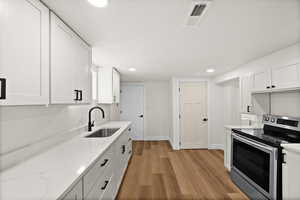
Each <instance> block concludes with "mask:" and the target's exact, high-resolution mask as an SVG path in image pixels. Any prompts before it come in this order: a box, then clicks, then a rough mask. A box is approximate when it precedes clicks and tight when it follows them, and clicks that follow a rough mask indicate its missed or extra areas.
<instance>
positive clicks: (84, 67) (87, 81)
mask: <svg viewBox="0 0 300 200" xmlns="http://www.w3.org/2000/svg"><path fill="white" fill-rule="evenodd" d="M74 51H75V55H76V56H75V57H76V58H75V63H76V65H75V66H74V67H75V68H76V69H77V70H76V71H75V73H76V74H75V80H76V81H75V86H74V87H75V88H76V89H77V90H80V91H81V93H82V94H81V96H82V97H81V100H80V101H77V103H90V101H91V98H92V97H91V84H92V82H91V73H92V72H91V64H92V63H91V61H92V59H91V49H90V47H89V46H87V45H86V44H85V43H84V42H83V41H81V40H80V39H79V38H77V40H76V48H75V49H74Z"/></svg>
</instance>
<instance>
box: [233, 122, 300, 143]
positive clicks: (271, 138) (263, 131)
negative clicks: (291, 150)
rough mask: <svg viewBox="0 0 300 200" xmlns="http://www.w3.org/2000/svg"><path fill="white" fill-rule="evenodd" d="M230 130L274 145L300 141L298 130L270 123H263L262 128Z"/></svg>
mask: <svg viewBox="0 0 300 200" xmlns="http://www.w3.org/2000/svg"><path fill="white" fill-rule="evenodd" d="M232 131H233V132H234V133H236V134H239V135H241V136H244V137H247V138H250V139H253V140H256V141H259V142H262V143H265V144H268V145H271V146H275V147H280V145H281V144H286V143H300V132H299V131H294V130H287V129H284V128H279V127H273V126H270V125H264V128H260V129H250V128H249V129H233V130H232Z"/></svg>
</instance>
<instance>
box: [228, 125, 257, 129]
mask: <svg viewBox="0 0 300 200" xmlns="http://www.w3.org/2000/svg"><path fill="white" fill-rule="evenodd" d="M224 127H225V128H226V129H235V128H262V125H253V126H248V125H225V126H224Z"/></svg>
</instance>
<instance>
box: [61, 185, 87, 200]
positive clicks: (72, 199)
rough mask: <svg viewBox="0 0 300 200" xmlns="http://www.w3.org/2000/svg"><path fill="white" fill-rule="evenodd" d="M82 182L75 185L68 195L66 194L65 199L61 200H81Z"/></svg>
mask: <svg viewBox="0 0 300 200" xmlns="http://www.w3.org/2000/svg"><path fill="white" fill-rule="evenodd" d="M82 192H83V191H82V181H80V182H79V183H77V184H76V185H75V186H74V187H73V188H72V190H71V191H70V192H68V194H66V196H65V197H63V200H82V199H83V198H82V197H83V194H82Z"/></svg>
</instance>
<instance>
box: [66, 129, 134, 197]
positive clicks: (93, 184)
mask: <svg viewBox="0 0 300 200" xmlns="http://www.w3.org/2000/svg"><path fill="white" fill-rule="evenodd" d="M129 129H130V128H128V129H126V130H125V131H124V132H123V133H122V134H121V136H120V137H119V138H118V139H117V140H116V141H115V142H114V143H113V144H112V145H111V146H110V147H109V148H108V149H107V150H106V151H105V152H104V153H103V155H101V157H100V158H98V159H97V160H96V161H95V162H94V164H92V166H90V167H89V168H88V169H87V172H86V173H85V174H84V175H83V177H82V178H81V179H80V180H79V182H78V183H76V185H75V186H74V187H73V188H72V189H71V190H70V192H68V193H67V194H66V195H65V196H64V197H63V198H62V200H112V199H115V197H116V196H117V194H118V190H119V187H120V185H121V182H122V179H123V176H124V174H125V171H126V169H127V165H128V162H129V160H130V157H131V155H132V139H131V138H130V135H129Z"/></svg>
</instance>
